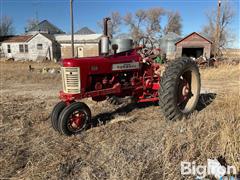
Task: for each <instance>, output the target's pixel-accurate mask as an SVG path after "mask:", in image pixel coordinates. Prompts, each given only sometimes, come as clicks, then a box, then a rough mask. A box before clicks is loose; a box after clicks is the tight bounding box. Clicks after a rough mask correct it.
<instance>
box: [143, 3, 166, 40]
mask: <svg viewBox="0 0 240 180" xmlns="http://www.w3.org/2000/svg"><path fill="white" fill-rule="evenodd" d="M146 14H147V30H146V33H147V35H148V36H151V37H152V38H156V33H158V34H159V35H161V34H160V32H161V29H162V27H161V25H160V22H161V17H162V16H163V15H164V14H165V11H164V9H162V8H151V9H149V10H147V12H146Z"/></svg>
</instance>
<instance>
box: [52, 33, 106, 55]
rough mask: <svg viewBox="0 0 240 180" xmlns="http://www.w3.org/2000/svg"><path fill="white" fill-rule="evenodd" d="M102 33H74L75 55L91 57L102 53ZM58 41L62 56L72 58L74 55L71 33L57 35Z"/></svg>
mask: <svg viewBox="0 0 240 180" xmlns="http://www.w3.org/2000/svg"><path fill="white" fill-rule="evenodd" d="M101 37H102V34H87V35H80V34H75V35H74V52H75V57H90V56H98V55H99V54H100V46H99V43H100V39H101ZM55 39H56V41H57V42H58V43H59V44H60V46H61V58H70V57H71V56H72V48H71V35H70V34H62V35H60V34H59V35H55Z"/></svg>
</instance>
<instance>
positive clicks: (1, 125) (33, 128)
mask: <svg viewBox="0 0 240 180" xmlns="http://www.w3.org/2000/svg"><path fill="white" fill-rule="evenodd" d="M28 65H29V63H13V62H8V63H7V62H1V63H0V83H1V84H0V85H1V92H0V96H1V99H0V164H1V168H0V179H48V178H50V179H167V180H168V179H169V180H170V179H171V180H172V179H193V176H186V177H184V176H182V175H181V174H180V162H181V161H183V160H185V161H196V163H197V164H200V165H204V164H206V163H207V159H208V158H212V159H214V158H220V157H221V159H224V161H225V162H226V163H227V164H229V165H235V166H236V167H237V170H238V172H240V153H239V152H240V113H239V102H240V101H239V100H240V99H239V95H240V94H239V87H240V86H239V77H240V74H239V72H240V71H239V66H231V65H228V66H222V67H219V68H214V69H204V70H202V71H201V75H202V94H201V98H200V101H199V104H198V107H197V111H196V112H195V113H194V114H193V115H192V116H191V117H190V119H185V120H181V121H176V122H169V121H167V120H165V119H164V117H163V116H162V114H161V113H160V111H159V107H158V106H154V105H152V104H147V105H146V104H144V105H136V104H127V103H124V104H122V105H117V106H116V105H111V104H109V103H108V102H107V101H103V102H100V103H96V102H93V101H91V100H90V99H87V100H85V102H86V103H87V104H88V105H89V107H90V108H91V110H92V113H93V121H94V122H95V123H94V125H93V127H92V128H90V129H88V130H87V131H86V132H84V133H82V134H80V135H77V136H72V137H65V136H61V135H59V134H58V133H57V132H55V131H54V130H53V128H52V127H51V124H50V118H49V115H50V113H51V110H52V108H53V106H54V105H55V104H56V103H57V102H58V101H59V100H58V91H59V90H60V89H61V77H60V74H41V73H39V72H38V69H40V68H42V67H44V66H48V67H49V66H50V67H58V65H56V64H35V63H32V67H34V68H35V70H34V72H28Z"/></svg>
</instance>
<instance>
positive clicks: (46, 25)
mask: <svg viewBox="0 0 240 180" xmlns="http://www.w3.org/2000/svg"><path fill="white" fill-rule="evenodd" d="M31 31H40V32H47V33H49V34H64V32H63V31H62V30H61V29H59V28H58V27H56V26H55V25H53V24H52V23H50V22H49V21H47V20H43V21H41V22H40V23H38V25H36V26H34V27H33V28H31V29H29V30H28V31H27V32H31Z"/></svg>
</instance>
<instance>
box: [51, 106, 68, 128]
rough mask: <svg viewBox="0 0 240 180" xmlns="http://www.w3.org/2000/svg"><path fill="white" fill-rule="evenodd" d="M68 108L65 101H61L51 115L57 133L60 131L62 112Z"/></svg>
mask: <svg viewBox="0 0 240 180" xmlns="http://www.w3.org/2000/svg"><path fill="white" fill-rule="evenodd" d="M66 106H67V104H66V103H65V102H64V101H60V102H59V103H57V104H56V105H55V106H54V108H53V110H52V113H51V123H52V127H53V129H54V130H55V131H58V118H59V115H60V113H61V112H62V110H63V109H64V108H65V107H66Z"/></svg>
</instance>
